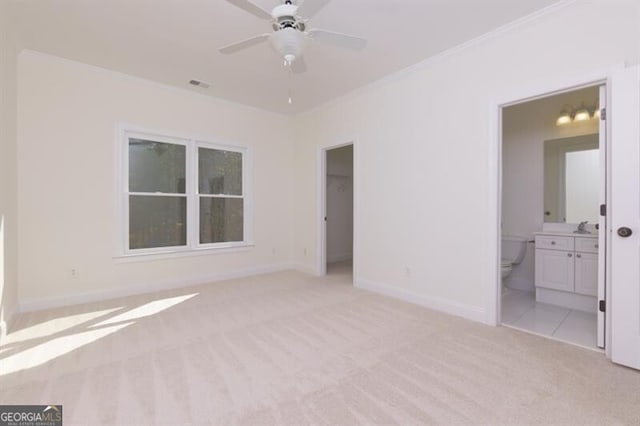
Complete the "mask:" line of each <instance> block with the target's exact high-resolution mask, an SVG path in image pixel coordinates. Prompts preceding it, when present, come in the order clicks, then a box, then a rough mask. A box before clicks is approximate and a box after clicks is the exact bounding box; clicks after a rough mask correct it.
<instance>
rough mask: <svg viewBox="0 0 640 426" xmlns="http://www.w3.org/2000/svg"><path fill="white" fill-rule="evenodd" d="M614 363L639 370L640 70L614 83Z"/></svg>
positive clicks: (619, 73)
mask: <svg viewBox="0 0 640 426" xmlns="http://www.w3.org/2000/svg"><path fill="white" fill-rule="evenodd" d="M610 90H611V98H610V105H609V106H608V108H607V115H608V116H607V119H608V121H609V126H610V128H611V139H610V141H611V163H610V164H611V194H610V195H611V198H610V202H609V206H608V207H609V209H608V210H609V212H608V213H609V214H610V222H609V223H610V228H609V229H608V231H609V232H610V235H611V237H610V238H611V246H610V247H611V251H610V256H611V258H610V260H611V263H610V265H611V281H610V285H611V289H610V291H611V292H610V296H611V297H610V299H609V300H608V308H609V309H610V310H611V359H612V361H613V362H616V363H618V364H623V365H626V366H629V367H633V368H637V369H640V68H639V67H638V66H635V67H630V68H626V69H620V70H619V71H617V72H615V73H614V75H612V78H611V87H610Z"/></svg>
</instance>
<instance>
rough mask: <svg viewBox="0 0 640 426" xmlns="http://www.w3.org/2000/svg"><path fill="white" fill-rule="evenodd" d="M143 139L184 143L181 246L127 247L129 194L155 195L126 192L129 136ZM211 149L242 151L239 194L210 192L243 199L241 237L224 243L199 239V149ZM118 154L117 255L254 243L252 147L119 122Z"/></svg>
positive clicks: (184, 252) (172, 253)
mask: <svg viewBox="0 0 640 426" xmlns="http://www.w3.org/2000/svg"><path fill="white" fill-rule="evenodd" d="M132 138H133V139H143V140H150V141H154V142H161V143H169V144H175V145H183V146H185V148H186V160H185V161H186V164H185V194H184V197H185V198H186V199H187V213H186V218H187V230H186V233H187V242H186V245H184V246H174V247H154V248H144V249H131V248H129V197H130V196H131V195H143V196H154V194H150V193H138V192H129V140H130V139H132ZM199 148H206V149H214V150H222V151H231V152H237V153H240V154H241V155H242V195H241V196H232V195H210V194H202V195H204V196H206V197H209V196H211V197H212V198H214V197H218V198H242V199H243V200H244V202H243V207H244V208H243V241H234V242H223V243H204V244H201V243H200V205H199V203H200V197H201V194H200V193H199V185H198V149H199ZM116 151H117V157H118V163H119V164H120V167H118V168H117V169H118V170H117V176H116V188H117V194H116V196H117V203H116V204H117V206H118V207H117V209H118V214H117V217H118V221H119V228H120V232H118V234H119V241H118V244H117V246H118V249H117V253H116V256H115V257H116V258H140V257H142V258H148V257H152V258H158V257H159V258H162V257H179V256H190V255H202V254H212V253H225V252H229V251H237V250H239V249H246V248H250V247H253V245H254V242H253V193H252V169H253V164H252V155H251V149H250V148H248V147H245V146H238V145H233V144H228V143H216V142H210V141H206V140H204V139H203V138H195V137H184V136H182V137H181V136H173V135H169V134H168V133H167V132H159V131H153V130H147V129H141V128H138V127H134V126H120V127H119V137H118V142H117V150H116ZM157 195H158V196H180V194H174V193H166V194H165V193H159V194H157Z"/></svg>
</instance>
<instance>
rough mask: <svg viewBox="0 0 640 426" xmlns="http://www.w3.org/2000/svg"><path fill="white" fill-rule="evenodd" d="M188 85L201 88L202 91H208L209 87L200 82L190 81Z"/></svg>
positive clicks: (209, 85)
mask: <svg viewBox="0 0 640 426" xmlns="http://www.w3.org/2000/svg"><path fill="white" fill-rule="evenodd" d="M189 84H190V85H192V86H196V87H201V88H203V89H208V88H209V87H211V84H210V83H207V82H204V81H200V80H190V81H189Z"/></svg>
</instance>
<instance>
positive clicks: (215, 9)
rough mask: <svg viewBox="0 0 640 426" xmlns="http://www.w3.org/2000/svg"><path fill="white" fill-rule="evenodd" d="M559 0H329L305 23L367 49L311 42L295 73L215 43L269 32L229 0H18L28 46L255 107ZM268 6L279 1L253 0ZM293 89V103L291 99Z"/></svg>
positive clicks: (300, 97)
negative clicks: (201, 85)
mask: <svg viewBox="0 0 640 426" xmlns="http://www.w3.org/2000/svg"><path fill="white" fill-rule="evenodd" d="M556 2H557V0H333V1H332V2H331V3H329V4H328V5H327V6H326V7H325V8H324V9H322V10H321V11H320V12H319V13H318V14H317V15H316V16H315V17H314V18H313V19H312V20H311V22H310V23H309V24H308V27H309V28H321V29H326V30H332V31H337V32H343V33H348V34H353V35H356V36H360V37H364V38H366V39H368V40H369V44H368V46H367V48H366V49H365V50H364V51H362V52H352V51H343V50H340V49H338V48H334V47H331V46H325V45H319V44H311V45H310V46H309V47H308V49H307V51H306V53H305V58H306V62H307V66H308V71H307V72H306V73H305V74H301V75H296V76H293V78H292V80H291V79H290V77H289V75H288V73H287V72H286V70H285V69H284V68H283V65H282V60H281V59H279V58H278V56H277V55H276V54H275V53H274V52H273V51H272V50H271V47H270V46H269V44H266V43H265V44H263V45H259V46H255V47H252V48H250V49H248V50H246V51H243V52H241V53H238V54H236V55H232V56H227V55H222V54H220V53H218V51H217V50H218V48H219V47H221V46H223V45H226V44H229V43H232V42H235V41H238V40H243V39H246V38H248V37H251V36H253V35H257V34H261V33H265V32H268V31H270V24H269V23H268V22H266V21H261V20H259V19H258V18H256V17H254V16H252V15H250V14H248V13H246V12H244V11H242V10H240V9H238V8H237V7H235V6H233V5H231V4H229V3H228V2H227V1H225V0H40V1H19V0H14V1H13V7H14V9H13V10H14V12H15V13H16V16H15V19H16V22H17V28H18V32H19V37H20V41H21V43H22V46H23V47H25V48H28V49H32V50H37V51H41V52H45V53H49V54H53V55H56V56H61V57H65V58H69V59H73V60H77V61H80V62H84V63H88V64H92V65H97V66H101V67H104V68H108V69H112V70H116V71H120V72H124V73H127V74H131V75H135V76H139V77H143V78H146V79H150V80H154V81H158V82H161V83H166V84H170V85H174V86H178V87H183V88H189V87H190V86H189V85H188V84H187V82H188V81H189V80H191V79H199V80H204V81H207V82H210V83H212V87H211V88H209V89H206V90H205V89H193V90H197V91H199V92H201V93H205V94H208V95H211V96H216V97H221V98H225V99H228V100H231V101H235V102H240V103H243V104H247V105H252V106H255V107H259V108H263V109H267V110H271V111H276V112H282V113H296V112H300V111H304V110H307V109H309V108H312V107H314V106H317V105H319V104H322V103H324V102H326V101H329V100H331V99H333V98H336V97H338V96H340V95H343V94H345V93H347V92H349V91H352V90H354V89H356V88H358V87H362V86H365V85H367V84H369V83H372V82H374V81H376V80H378V79H380V78H382V77H384V76H386V75H388V74H391V73H393V72H395V71H398V70H401V69H403V68H406V67H408V66H410V65H413V64H415V63H418V62H420V61H422V60H424V59H426V58H428V57H430V56H433V55H435V54H437V53H439V52H442V51H444V50H447V49H449V48H452V47H454V46H456V45H459V44H461V43H463V42H465V41H467V40H470V39H473V38H475V37H478V36H480V35H482V34H484V33H487V32H489V31H491V30H493V29H495V28H497V27H499V26H502V25H505V24H507V23H509V22H512V21H514V20H516V19H518V18H521V17H523V16H526V15H528V14H531V13H533V12H535V11H537V10H539V9H542V8H544V7H546V6H549V5H551V4H553V3H556ZM255 3H256V4H259V5H261V6H262V7H264V8H265V9H271V8H272V7H273V6H274V5H275V4H277V3H276V0H255ZM290 87H291V88H292V91H293V97H294V103H293V104H292V105H289V104H288V103H287V97H288V93H289V88H290Z"/></svg>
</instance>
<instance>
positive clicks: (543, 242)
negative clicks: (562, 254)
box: [536, 235, 574, 251]
mask: <svg viewBox="0 0 640 426" xmlns="http://www.w3.org/2000/svg"><path fill="white" fill-rule="evenodd" d="M573 240H574V239H573V238H572V237H557V236H551V235H548V236H547V235H536V248H537V249H549V250H566V251H573Z"/></svg>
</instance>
